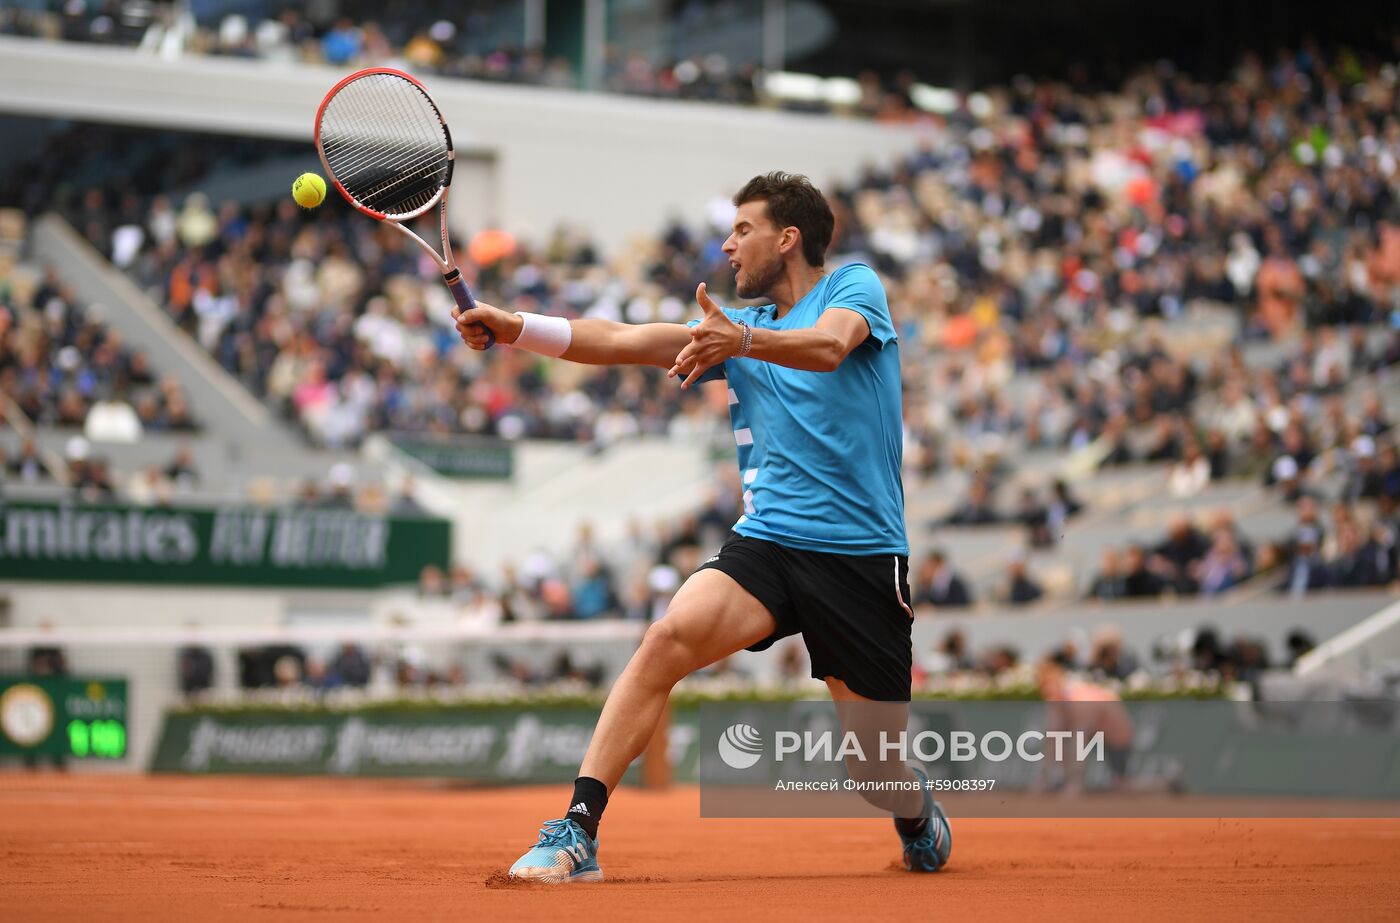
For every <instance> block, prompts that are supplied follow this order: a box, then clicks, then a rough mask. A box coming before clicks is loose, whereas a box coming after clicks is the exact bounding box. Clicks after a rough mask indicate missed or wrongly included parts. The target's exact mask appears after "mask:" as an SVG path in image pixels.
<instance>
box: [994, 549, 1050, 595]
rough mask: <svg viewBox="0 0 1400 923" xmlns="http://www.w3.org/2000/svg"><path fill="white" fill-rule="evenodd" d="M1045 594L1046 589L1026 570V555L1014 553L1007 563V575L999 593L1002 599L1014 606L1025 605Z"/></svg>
mask: <svg viewBox="0 0 1400 923" xmlns="http://www.w3.org/2000/svg"><path fill="white" fill-rule="evenodd" d="M1043 595H1045V591H1044V590H1042V589H1041V588H1040V584H1038V583H1036V582H1035V580H1033V579H1032V578H1031V577H1030V575H1029V574H1028V573H1027V571H1026V558H1025V555H1024V554H1022V553H1017V554H1015V555H1013V556H1012V558H1011V560H1010V561H1009V562H1008V563H1007V565H1006V576H1005V578H1004V581H1003V583H1002V588H1001V592H1000V593H999V596H1000V598H1001V600H1002V601H1003V602H1005V603H1007V604H1009V605H1012V606H1024V605H1028V604H1030V603H1033V602H1035V601H1036V600H1037V599H1040V597H1041V596H1043Z"/></svg>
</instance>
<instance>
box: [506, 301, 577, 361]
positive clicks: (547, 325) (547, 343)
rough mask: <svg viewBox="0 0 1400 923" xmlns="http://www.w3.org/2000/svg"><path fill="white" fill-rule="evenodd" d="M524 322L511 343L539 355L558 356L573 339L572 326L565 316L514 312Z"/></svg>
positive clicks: (562, 353)
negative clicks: (518, 334) (518, 333)
mask: <svg viewBox="0 0 1400 923" xmlns="http://www.w3.org/2000/svg"><path fill="white" fill-rule="evenodd" d="M515 313H516V314H517V315H518V316H519V317H520V319H521V321H523V322H524V326H522V327H521V328H520V336H518V337H516V339H515V342H514V343H513V344H512V345H513V346H515V347H516V348H518V349H528V350H529V351H530V352H532V353H539V354H540V355H541V356H552V357H554V358H556V359H557V358H559V357H560V356H562V355H564V351H565V350H567V349H568V348H569V344H570V343H572V342H573V340H574V328H573V327H571V326H569V321H568V319H567V318H563V317H550V316H548V315H546V314H530V313H528V312H525V311H516V312H515Z"/></svg>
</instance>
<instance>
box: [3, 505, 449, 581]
mask: <svg viewBox="0 0 1400 923" xmlns="http://www.w3.org/2000/svg"><path fill="white" fill-rule="evenodd" d="M451 534H452V533H451V524H450V523H448V521H447V520H445V519H429V518H396V517H388V516H371V515H365V514H362V513H356V512H354V511H353V510H333V509H261V508H258V507H223V508H219V509H182V508H170V507H130V506H118V505H99V506H88V505H81V506H79V505H71V504H66V503H64V504H58V503H54V504H40V503H29V502H26V503H0V579H3V580H44V581H59V582H66V581H96V582H114V583H175V584H203V585H209V584H215V585H231V586H279V587H293V586H305V587H317V586H319V587H378V586H383V585H386V584H393V583H412V582H415V581H416V580H417V579H418V574H419V572H420V571H421V570H422V569H423V567H424V566H425V565H428V564H435V565H437V566H438V567H446V566H447V564H448V559H449V557H450V553H451Z"/></svg>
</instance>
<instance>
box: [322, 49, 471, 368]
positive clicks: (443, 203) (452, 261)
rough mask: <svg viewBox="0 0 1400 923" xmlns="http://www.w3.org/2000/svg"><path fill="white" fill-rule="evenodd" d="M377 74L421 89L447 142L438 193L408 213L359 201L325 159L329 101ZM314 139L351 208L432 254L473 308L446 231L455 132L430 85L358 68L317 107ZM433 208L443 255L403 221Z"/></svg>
mask: <svg viewBox="0 0 1400 923" xmlns="http://www.w3.org/2000/svg"><path fill="white" fill-rule="evenodd" d="M375 74H385V75H388V76H391V77H399V78H402V79H404V80H407V81H408V82H409V83H411V84H413V85H414V86H415V87H416V88H417V89H418V91H419V92H420V93H422V94H423V98H424V99H426V100H427V101H428V105H429V106H431V107H432V110H433V114H434V115H435V116H437V119H438V123H439V124H440V125H441V126H442V134H443V138H444V140H445V141H446V142H447V176H446V177H444V178H443V181H442V186H441V187H440V188H439V189H438V191H437V193H436V194H435V195H434V196H433V197H432V198H431V199H429V200H428V201H427V202H426V203H424V204H423V205H421V206H419V207H418V208H416V209H414V210H413V211H411V212H409V213H407V214H403V215H397V216H394V217H390V216H389V215H387V214H385V213H384V212H381V211H376V210H375V209H373V208H370V207H369V206H368V205H364V204H362V203H360V202H359V201H358V200H356V199H355V197H354V196H353V195H351V194H350V192H349V191H348V190H347V189H346V188H345V186H344V185H343V184H342V183H341V182H340V179H339V178H338V177H337V176H336V175H335V171H334V170H332V169H331V165H330V162H329V161H328V160H327V159H326V151H325V148H324V147H323V146H322V145H321V120H322V117H323V116H324V115H325V112H326V107H327V106H328V105H330V101H331V100H332V99H334V98H335V96H336V94H337V93H339V92H340V91H341V90H342V89H344V88H345V87H346V86H348V85H349V84H351V83H353V82H355V81H356V80H359V79H361V78H363V77H370V76H373V75H375ZM314 141H315V145H316V156H317V157H319V158H320V159H321V166H322V167H324V168H325V170H326V175H327V176H329V177H330V179H331V182H332V183H334V184H335V188H336V190H337V191H338V192H339V193H340V195H341V198H343V199H345V201H346V202H348V203H349V204H350V207H351V208H353V209H355V210H356V211H358V212H360V213H362V214H365V215H368V216H369V217H371V218H373V219H374V220H375V221H379V222H383V223H384V224H387V225H389V226H390V227H392V228H393V229H394V230H396V231H398V232H399V233H401V234H404V235H405V236H407V237H408V239H409V240H411V241H413V242H414V243H416V244H417V245H418V246H419V247H421V248H422V249H423V252H424V253H426V254H428V256H430V257H432V260H433V262H434V263H436V264H437V267H438V269H439V271H441V272H442V278H443V281H444V282H445V283H447V287H448V289H450V290H451V292H452V297H453V298H454V300H456V302H457V306H458V307H460V308H461V309H462V310H463V311H470V310H471V309H472V308H475V307H476V299H475V298H473V297H472V293H471V289H470V288H468V287H467V283H466V280H465V279H463V278H462V272H461V270H460V269H458V268H457V258H456V257H455V256H454V255H453V253H452V240H451V237H450V236H449V234H448V231H447V200H448V197H449V196H450V195H451V187H452V172H453V170H454V168H455V167H456V165H457V150H456V148H455V147H454V146H453V144H452V131H451V129H449V128H448V127H447V120H446V119H445V118H443V115H442V110H441V109H439V108H438V104H437V102H436V101H435V100H434V99H433V97H432V94H430V93H429V92H428V88H427V87H425V86H424V85H423V83H422V81H420V80H418V78H416V77H414V76H413V75H412V74H409V73H405V72H404V71H401V70H398V69H396V68H393V67H366V68H362V69H361V70H357V71H355V72H354V73H353V74H348V75H346V76H345V77H344V78H343V79H341V80H340V82H338V83H337V84H336V85H335V86H333V87H331V89H330V91H329V92H328V93H326V95H325V98H324V99H322V100H321V105H320V106H318V107H317V108H316V125H315V135H314ZM434 207H436V208H438V210H439V217H438V225H439V227H440V228H441V230H442V253H441V254H439V253H438V252H437V250H435V249H433V246H432V244H429V243H428V242H427V241H426V240H424V239H423V238H421V237H419V236H418V235H417V234H416V233H414V232H413V231H412V230H410V229H409V228H407V227H405V226H404V225H403V223H402V222H405V221H412V220H414V219H415V218H420V217H422V216H423V215H426V214H427V213H428V212H430V211H432V209H433V208H434ZM477 326H481V327H482V329H484V330H485V331H486V335H487V338H488V340H489V342H488V343H487V348H488V349H489V348H490V347H491V346H494V345H495V343H496V337H495V334H493V333H492V332H491V330H490V328H488V327H485V326H483V325H480V324H478V325H477Z"/></svg>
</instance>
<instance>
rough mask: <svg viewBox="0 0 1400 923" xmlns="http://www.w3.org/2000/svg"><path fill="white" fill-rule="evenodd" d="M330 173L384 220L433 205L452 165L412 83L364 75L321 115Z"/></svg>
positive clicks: (436, 119)
mask: <svg viewBox="0 0 1400 923" xmlns="http://www.w3.org/2000/svg"><path fill="white" fill-rule="evenodd" d="M320 142H321V148H322V151H323V153H324V154H325V158H326V166H327V167H328V169H329V170H330V172H331V174H332V175H333V176H334V177H335V179H336V180H337V181H338V182H339V183H340V185H341V186H343V187H344V188H345V191H346V192H348V193H349V194H350V197H351V198H352V199H354V200H355V201H357V202H359V203H360V204H361V205H364V206H365V207H368V208H370V209H373V210H374V211H377V212H381V213H383V214H385V215H388V216H389V217H397V216H405V215H409V214H412V213H414V212H416V211H419V210H421V209H423V208H425V207H427V206H428V205H430V204H431V203H432V201H433V198H434V197H435V196H436V195H437V194H438V190H439V189H441V188H442V186H443V184H444V182H445V180H446V179H447V170H448V167H449V164H450V159H449V147H448V142H447V136H446V132H445V130H444V129H443V126H442V120H441V117H440V116H439V115H438V112H437V109H436V108H435V107H434V106H433V104H432V102H431V101H430V100H429V99H428V98H427V96H426V95H425V94H424V93H423V92H422V90H420V89H419V88H418V87H417V86H416V85H415V84H413V83H412V82H410V81H408V80H405V79H404V78H402V77H398V76H395V75H392V74H369V75H366V76H364V77H361V78H359V79H357V80H353V81H351V82H350V83H348V84H346V85H345V86H344V87H342V88H341V89H340V90H339V91H338V92H337V93H336V94H335V96H333V97H332V98H331V100H330V102H329V103H327V105H326V107H325V110H324V112H323V113H322V116H321V132H320Z"/></svg>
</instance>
